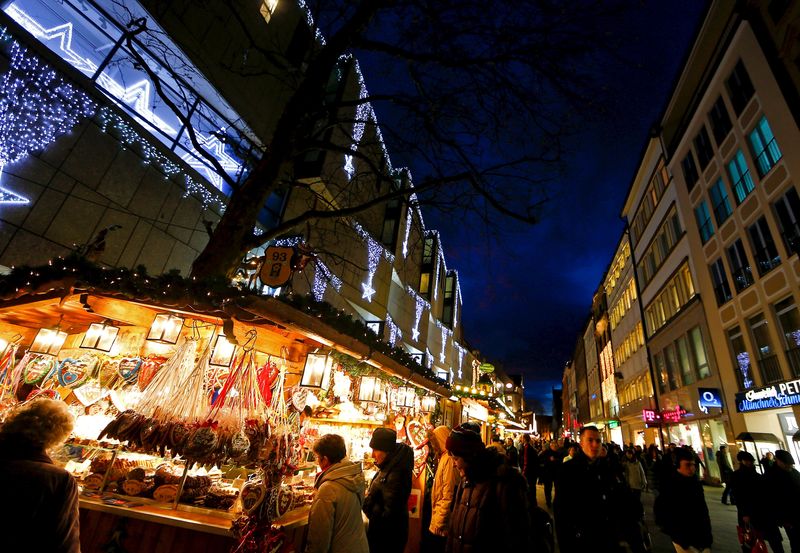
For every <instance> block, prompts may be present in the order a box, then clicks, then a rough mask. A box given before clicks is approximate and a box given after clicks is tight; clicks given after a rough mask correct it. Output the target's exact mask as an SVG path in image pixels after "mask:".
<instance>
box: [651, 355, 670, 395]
mask: <svg viewBox="0 0 800 553" xmlns="http://www.w3.org/2000/svg"><path fill="white" fill-rule="evenodd" d="M653 362H654V363H655V366H656V376H657V377H658V392H659V394H665V393H667V391H668V388H667V366H666V364H665V363H664V355H663V354H662V353H656V354H655V355H653Z"/></svg>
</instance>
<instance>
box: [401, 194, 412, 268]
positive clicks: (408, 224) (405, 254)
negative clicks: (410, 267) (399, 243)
mask: <svg viewBox="0 0 800 553" xmlns="http://www.w3.org/2000/svg"><path fill="white" fill-rule="evenodd" d="M412 224H414V212H413V211H411V206H408V213H406V234H405V237H404V238H403V259H405V258H406V257H408V237H409V235H410V234H411V225H412Z"/></svg>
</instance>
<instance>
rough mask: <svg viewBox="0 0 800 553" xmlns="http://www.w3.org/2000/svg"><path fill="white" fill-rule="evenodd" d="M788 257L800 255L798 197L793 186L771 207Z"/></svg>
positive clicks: (799, 207)
mask: <svg viewBox="0 0 800 553" xmlns="http://www.w3.org/2000/svg"><path fill="white" fill-rule="evenodd" d="M773 208H774V209H775V215H777V218H778V225H779V226H780V229H781V236H782V237H783V243H784V244H785V245H786V250H787V251H788V252H789V255H792V254H793V253H800V197H798V195H797V190H795V188H794V186H793V187H791V188H789V190H788V191H787V192H786V194H784V195H783V196H781V197H780V198H778V201H777V202H775V205H774V206H773Z"/></svg>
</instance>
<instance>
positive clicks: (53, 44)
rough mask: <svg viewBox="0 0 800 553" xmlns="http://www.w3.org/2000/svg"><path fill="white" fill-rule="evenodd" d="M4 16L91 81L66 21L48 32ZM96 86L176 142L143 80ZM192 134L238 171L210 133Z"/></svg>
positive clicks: (203, 169) (19, 17)
mask: <svg viewBox="0 0 800 553" xmlns="http://www.w3.org/2000/svg"><path fill="white" fill-rule="evenodd" d="M6 13H7V14H8V15H9V16H10V17H11V18H12V19H14V21H16V22H17V23H19V24H20V25H21V26H22V27H24V28H25V30H26V31H28V32H30V33H31V34H32V35H33V36H35V37H36V38H37V39H38V40H39V41H40V42H42V43H43V44H46V45H47V46H48V48H51V49H53V51H54V52H56V53H57V54H58V55H59V56H60V57H61V58H62V59H63V60H64V61H66V62H67V63H69V64H70V65H72V66H73V67H75V68H76V69H77V70H79V71H80V72H82V73H83V74H85V75H86V76H88V77H91V76H93V75H94V74H95V73H96V72H97V69H98V64H97V63H95V62H94V61H93V60H91V59H89V58H85V57H83V56H81V55H80V54H78V53H77V52H76V51H75V50H74V49H73V47H72V38H73V34H74V28H73V25H72V22H69V21H68V22H66V23H64V24H62V25H57V26H54V27H49V28H48V27H45V26H44V25H42V24H41V23H39V22H38V21H36V20H35V19H34V18H33V17H31V16H30V15H28V14H27V13H25V12H24V11H22V10H21V9H20V8H19V7H17V6H16V5H14V4H12V5H11V6H9V7H8V8H7V9H6ZM97 84H98V85H99V87H100V89H101V90H102V91H103V92H105V93H106V94H107V95H108V96H109V98H111V99H112V100H113V101H114V102H116V103H118V104H120V105H124V106H128V107H130V108H131V109H133V111H134V112H135V113H136V114H137V115H139V116H140V117H141V118H142V119H144V120H145V121H147V122H148V123H149V124H151V125H152V126H153V127H155V128H157V129H158V130H160V131H161V132H163V133H164V134H166V135H167V136H169V137H171V138H177V136H178V130H177V129H175V128H174V127H173V126H172V125H170V124H169V123H167V122H166V121H164V119H162V118H161V117H159V116H158V115H156V114H155V112H154V111H153V109H152V108H151V107H150V106H151V105H152V104H153V101H152V99H151V95H152V84H151V83H150V81H149V80H147V79H142V80H141V81H138V82H135V83H133V84H130V85H127V86H125V85H123V84H120V83H119V82H117V81H116V80H115V79H113V78H112V77H111V76H110V75H109V74H108V73H107V72H103V73H101V74H100V75H98V76H97ZM220 132H221V133H222V134H225V129H220ZM195 134H196V136H197V141H198V142H199V143H200V144H201V145H202V146H203V147H204V148H205V149H206V151H207V152H208V153H210V154H211V155H212V156H213V157H214V158H216V160H217V161H218V162H219V164H220V166H221V167H222V168H223V169H224V170H225V171H226V172H228V173H233V174H235V173H237V172H238V171H239V170H240V169H241V164H240V163H238V162H237V161H236V160H235V159H234V158H232V157H231V156H230V155H229V154H228V153H227V152H226V151H225V144H224V143H223V142H221V141H220V140H219V138H218V137H217V136H216V135H214V134H213V133H212V134H208V135H204V134H202V133H200V132H197V131H196V132H195ZM183 142H185V143H186V144H185V145H186V147H187V150H189V151H188V152H187V153H185V154H183V155H182V156H181V159H182V160H183V161H185V162H186V163H187V164H188V165H189V166H190V167H192V168H193V169H195V170H196V171H198V172H200V173H201V174H202V175H203V176H205V177H206V178H207V179H208V181H209V182H210V183H211V184H213V185H214V187H216V188H217V189H220V190H222V180H223V179H222V176H221V175H220V174H219V173H217V171H216V169H214V168H213V167H211V166H209V165H208V164H206V162H205V161H204V160H203V156H202V155H201V154H200V153H199V152H198V151H197V150H196V149H195V148H194V147H193V146H192V145H191V144H190V143H189V142H188V141H187V140H186V139H184V140H183Z"/></svg>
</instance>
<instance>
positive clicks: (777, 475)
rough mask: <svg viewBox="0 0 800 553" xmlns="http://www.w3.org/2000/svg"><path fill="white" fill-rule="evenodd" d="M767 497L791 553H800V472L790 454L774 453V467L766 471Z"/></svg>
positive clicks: (783, 451)
mask: <svg viewBox="0 0 800 553" xmlns="http://www.w3.org/2000/svg"><path fill="white" fill-rule="evenodd" d="M766 479H767V491H768V494H769V495H768V497H769V498H770V499H771V500H772V504H773V509H774V512H775V515H776V517H777V520H778V524H780V525H781V526H783V528H784V530H786V536H787V537H788V538H789V545H790V546H791V549H792V552H793V553H798V552H800V501H798V499H797V498H798V497H800V472H797V470H796V469H795V468H794V459H793V458H792V454H791V453H789V452H788V451H785V450H783V449H778V450H776V451H775V465H774V466H773V467H772V468H771V469H769V470H768V471H767V474H766Z"/></svg>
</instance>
